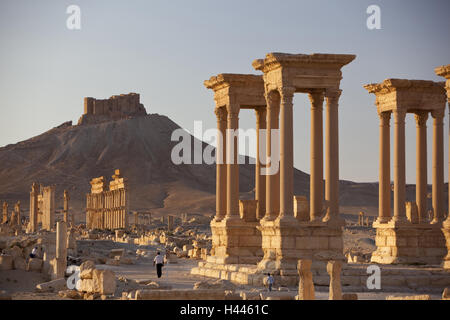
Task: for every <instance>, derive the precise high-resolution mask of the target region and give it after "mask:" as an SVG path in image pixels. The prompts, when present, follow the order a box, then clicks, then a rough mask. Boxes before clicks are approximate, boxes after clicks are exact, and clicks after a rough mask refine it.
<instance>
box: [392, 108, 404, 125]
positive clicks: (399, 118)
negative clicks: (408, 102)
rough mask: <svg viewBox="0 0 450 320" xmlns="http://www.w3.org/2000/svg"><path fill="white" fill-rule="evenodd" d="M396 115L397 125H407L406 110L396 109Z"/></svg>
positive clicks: (394, 111)
mask: <svg viewBox="0 0 450 320" xmlns="http://www.w3.org/2000/svg"><path fill="white" fill-rule="evenodd" d="M392 113H393V114H394V120H395V122H396V123H398V122H402V123H405V117H406V110H404V109H395V110H393V111H392Z"/></svg>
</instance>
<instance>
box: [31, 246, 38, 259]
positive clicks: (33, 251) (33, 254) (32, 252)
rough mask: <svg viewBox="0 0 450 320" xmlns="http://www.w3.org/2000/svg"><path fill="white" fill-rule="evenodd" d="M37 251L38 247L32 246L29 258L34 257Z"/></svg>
mask: <svg viewBox="0 0 450 320" xmlns="http://www.w3.org/2000/svg"><path fill="white" fill-rule="evenodd" d="M37 251H38V248H37V247H34V248H33V250H31V253H30V258H36V256H37Z"/></svg>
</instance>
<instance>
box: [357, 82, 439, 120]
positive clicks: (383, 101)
mask: <svg viewBox="0 0 450 320" xmlns="http://www.w3.org/2000/svg"><path fill="white" fill-rule="evenodd" d="M364 88H365V89H366V90H367V91H368V92H369V93H373V94H375V96H376V101H375V105H376V107H377V110H378V112H379V113H381V112H386V111H395V110H404V111H405V112H409V113H415V112H417V111H428V112H432V111H435V110H442V111H443V110H445V103H446V93H445V89H444V84H443V82H434V81H429V80H408V79H386V80H384V81H383V82H381V83H372V84H367V85H365V86H364Z"/></svg>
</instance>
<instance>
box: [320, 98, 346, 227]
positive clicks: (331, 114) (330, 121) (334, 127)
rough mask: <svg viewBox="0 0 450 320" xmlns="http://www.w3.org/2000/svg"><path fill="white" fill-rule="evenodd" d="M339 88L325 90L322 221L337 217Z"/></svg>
mask: <svg viewBox="0 0 450 320" xmlns="http://www.w3.org/2000/svg"><path fill="white" fill-rule="evenodd" d="M341 92H342V91H341V90H339V89H335V90H327V91H326V93H325V99H326V103H327V109H326V110H327V118H326V126H325V135H326V139H325V151H326V155H325V201H326V203H327V204H328V209H327V214H326V216H325V219H324V221H330V220H333V219H335V221H338V220H340V219H339V118H338V107H339V97H340V95H341Z"/></svg>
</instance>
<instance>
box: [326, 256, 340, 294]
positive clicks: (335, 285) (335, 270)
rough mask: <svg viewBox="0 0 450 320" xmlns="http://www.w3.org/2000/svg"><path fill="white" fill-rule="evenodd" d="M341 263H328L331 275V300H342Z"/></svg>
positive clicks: (328, 270)
mask: <svg viewBox="0 0 450 320" xmlns="http://www.w3.org/2000/svg"><path fill="white" fill-rule="evenodd" d="M341 270H342V262H341V261H328V264H327V272H328V274H329V275H330V294H329V300H342V288H341Z"/></svg>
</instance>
